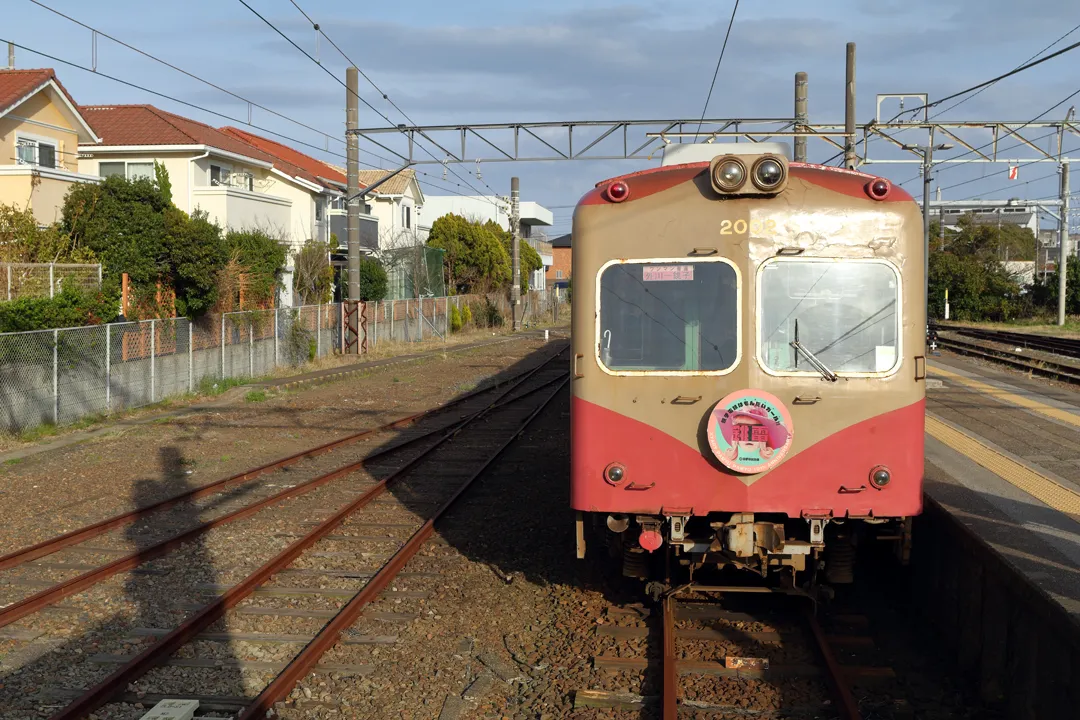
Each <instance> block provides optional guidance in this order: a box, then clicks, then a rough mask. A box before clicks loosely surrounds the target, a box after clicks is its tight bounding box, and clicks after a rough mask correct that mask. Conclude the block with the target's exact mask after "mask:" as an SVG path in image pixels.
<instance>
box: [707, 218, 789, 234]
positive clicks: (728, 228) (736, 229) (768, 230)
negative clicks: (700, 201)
mask: <svg viewBox="0 0 1080 720" xmlns="http://www.w3.org/2000/svg"><path fill="white" fill-rule="evenodd" d="M747 229H749V230H750V232H751V233H752V234H754V235H768V234H772V233H774V232H776V221H775V220H772V219H769V220H758V219H754V220H751V221H750V223H749V225H748V224H747V222H746V221H745V220H743V219H741V218H740V219H739V220H736V221H734V222H732V221H731V220H721V221H720V234H721V235H745V234H746V231H747Z"/></svg>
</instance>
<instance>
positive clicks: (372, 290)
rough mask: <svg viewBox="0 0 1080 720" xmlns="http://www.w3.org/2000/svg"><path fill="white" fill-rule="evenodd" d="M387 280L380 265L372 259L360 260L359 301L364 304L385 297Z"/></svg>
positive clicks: (384, 270) (384, 271)
mask: <svg viewBox="0 0 1080 720" xmlns="http://www.w3.org/2000/svg"><path fill="white" fill-rule="evenodd" d="M389 282H390V280H389V278H388V277H387V275H386V269H385V268H384V267H383V266H382V263H381V262H379V261H378V260H377V259H375V258H373V257H364V258H360V299H361V300H364V301H365V302H371V301H373V300H382V299H383V298H384V297H386V289H387V287H388V286H389Z"/></svg>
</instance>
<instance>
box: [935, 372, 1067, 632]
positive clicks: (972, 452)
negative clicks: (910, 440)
mask: <svg viewBox="0 0 1080 720" xmlns="http://www.w3.org/2000/svg"><path fill="white" fill-rule="evenodd" d="M927 375H928V380H929V382H928V383H927V400H926V435H927V437H926V472H925V490H926V493H927V495H928V496H929V497H930V498H931V499H932V500H933V501H935V502H936V503H938V504H939V505H941V506H942V507H943V508H944V509H945V510H947V511H948V512H949V513H950V514H951V515H952V516H953V518H954V519H955V520H956V521H957V522H959V523H962V524H963V525H965V526H967V527H968V528H969V529H970V530H972V531H973V532H974V533H975V534H976V535H977V536H978V537H980V538H981V539H982V540H983V541H985V542H986V543H987V544H989V545H990V546H991V547H993V548H994V549H995V550H996V551H997V552H998V553H999V554H1000V555H1001V556H1002V558H1003V559H1004V561H1005V562H1006V563H1008V564H1009V565H1011V566H1012V567H1013V568H1015V569H1016V570H1017V571H1018V572H1019V573H1021V574H1022V575H1023V576H1024V577H1025V578H1027V579H1028V580H1029V581H1030V583H1031V585H1032V586H1034V587H1035V588H1037V589H1039V590H1041V591H1043V592H1045V593H1046V594H1047V595H1048V596H1049V597H1050V598H1052V599H1053V601H1055V602H1056V603H1057V604H1059V605H1060V606H1061V607H1062V609H1064V610H1065V611H1066V612H1067V613H1069V614H1070V615H1072V616H1073V617H1080V392H1076V391H1073V390H1071V389H1068V388H1065V387H1062V386H1060V385H1056V384H1052V383H1049V382H1047V381H1044V380H1035V379H1030V378H1028V377H1026V376H1024V375H1022V374H1020V373H1018V372H1012V371H1008V370H1002V369H998V368H997V367H995V366H992V365H990V364H987V363H983V362H979V361H971V360H968V359H966V358H960V357H958V356H954V355H948V354H943V355H941V356H938V357H933V358H930V360H929V362H928V369H927ZM916 542H917V541H916Z"/></svg>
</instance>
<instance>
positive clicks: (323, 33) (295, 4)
mask: <svg viewBox="0 0 1080 720" xmlns="http://www.w3.org/2000/svg"><path fill="white" fill-rule="evenodd" d="M289 2H290V3H292V6H293V7H295V8H296V9H297V10H298V11H299V12H300V14H301V15H303V16H304V19H305V20H307V21H308V22H309V23H311V27H312V28H314V30H315V32H317V33H319V35H320V36H322V37H323V38H325V39H326V41H327V42H328V43H330V45H331V47H333V48H334V50H337V52H338V54H339V55H341V57H343V58H344V59H345V61H346V62H348V63H349V65H351V66H352V67H354V68H356V71H357V73H359V74H360V77H362V78H364V80H366V81H367V83H368V84H369V85H371V87H372V88H374V89H375V92H377V93H379V95H381V96H382V99H383V100H385V101H386V102H388V103H390V106H391V107H392V108H394V109H395V110H397V111H398V113H399V114H400V115H401V116H402V117H403V118H405V119H406V120H407V121H408V122H409V124H410V125H412V126H414V127H415V126H416V125H417V123H416V122H415V121H414V120H413V119H412V118H411V117H409V114H408V113H406V112H405V111H404V110H402V109H401V107H400V106H399V105H398V104H397V103H395V102H394V101H393V99H391V97H390V95H389V94H388V93H386V92H385V91H384V90H383V89H382V88H380V87H379V86H378V85H376V84H375V81H374V80H372V79H371V77H370V76H369V75H368V74H367V73H365V72H364V71H363V70H362V69H361V68H360V66H359V65H358V64H357V63H355V62H353V59H352V58H351V57H349V56H348V55H347V54H346V53H345V51H344V50H342V49H341V48H340V47H338V44H337V43H336V42H334V39H333V38H331V37H330V36H329V35H327V34H326V31H325V30H323V29H322V26H321V25H320V24H319V23H317V22H315V20H314V19H313V18H312V17H311V16H310V15H308V14H307V12H306V11H305V10H304V8H302V7H300V4H299V3H298V2H296V0H289ZM294 45H295V43H294ZM309 57H310V56H309ZM320 65H321V63H320ZM335 77H336V76H335ZM383 118H384V119H385V120H386V121H387V122H388V123H390V124H391V125H393V123H392V122H391V121H390V119H389V118H386V116H385V115H384V116H383ZM421 149H423V148H421ZM428 155H429V156H431V158H432V159H436V158H435V156H434V155H431V153H428ZM451 172H452V171H451ZM465 172H467V173H468V174H470V175H472V176H473V177H475V178H476V179H477V180H478V181H479V182H481V183H483V184H484V186H485V187H486V188H487V189H488V190H490V191H491V192H492V194H494V195H498V194H499V193H498V192H496V191H495V189H494V188H493V187H491V185H489V184H488V183H487V182H486V181H485V180H483V179H482V178H480V177H479V176H478V175H477V174H476V173H474V172H473V171H471V170H466V171H465ZM454 175H455V176H457V173H454ZM458 177H460V176H458ZM462 179H464V178H462ZM477 192H479V191H477Z"/></svg>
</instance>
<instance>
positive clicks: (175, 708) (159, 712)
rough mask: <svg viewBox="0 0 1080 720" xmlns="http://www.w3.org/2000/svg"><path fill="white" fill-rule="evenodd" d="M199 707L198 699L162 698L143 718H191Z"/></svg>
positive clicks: (155, 719)
mask: <svg viewBox="0 0 1080 720" xmlns="http://www.w3.org/2000/svg"><path fill="white" fill-rule="evenodd" d="M198 709H199V701H198V700H162V701H161V702H159V703H158V704H157V705H155V706H154V707H153V708H152V709H151V710H150V712H148V713H146V714H145V715H143V716H142V720H191V719H192V718H193V717H195V711H196V710H198Z"/></svg>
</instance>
